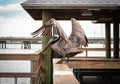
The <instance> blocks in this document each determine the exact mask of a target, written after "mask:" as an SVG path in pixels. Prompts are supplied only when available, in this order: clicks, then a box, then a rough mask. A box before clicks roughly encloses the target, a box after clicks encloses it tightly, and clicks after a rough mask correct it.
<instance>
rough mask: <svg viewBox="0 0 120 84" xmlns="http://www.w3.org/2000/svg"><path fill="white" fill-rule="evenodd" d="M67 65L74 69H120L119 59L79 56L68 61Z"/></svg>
mask: <svg viewBox="0 0 120 84" xmlns="http://www.w3.org/2000/svg"><path fill="white" fill-rule="evenodd" d="M68 66H69V67H70V68H74V69H120V59H118V60H117V59H107V58H106V59H105V58H90V59H89V58H83V59H82V58H81V59H80V60H73V61H69V62H68Z"/></svg>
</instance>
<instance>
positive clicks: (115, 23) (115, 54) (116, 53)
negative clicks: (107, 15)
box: [113, 18, 119, 59]
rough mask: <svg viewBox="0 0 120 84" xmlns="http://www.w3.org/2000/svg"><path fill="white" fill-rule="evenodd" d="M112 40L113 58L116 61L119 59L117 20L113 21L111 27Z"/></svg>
mask: <svg viewBox="0 0 120 84" xmlns="http://www.w3.org/2000/svg"><path fill="white" fill-rule="evenodd" d="M113 28H114V29H113V38H114V44H113V45H114V46H113V48H114V52H113V53H114V54H113V55H114V58H115V59H118V58H119V22H118V20H117V18H115V20H114V25H113Z"/></svg>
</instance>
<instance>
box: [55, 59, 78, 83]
mask: <svg viewBox="0 0 120 84" xmlns="http://www.w3.org/2000/svg"><path fill="white" fill-rule="evenodd" d="M59 60H60V59H53V65H54V75H53V80H54V84H79V82H78V81H77V79H76V78H75V77H74V75H73V72H72V70H71V69H70V68H69V67H68V66H67V64H57V62H58V61H59Z"/></svg>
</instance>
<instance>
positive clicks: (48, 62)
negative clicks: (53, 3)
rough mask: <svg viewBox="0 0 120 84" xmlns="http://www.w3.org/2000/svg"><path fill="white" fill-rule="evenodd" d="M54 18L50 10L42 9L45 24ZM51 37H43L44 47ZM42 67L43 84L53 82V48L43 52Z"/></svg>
mask: <svg viewBox="0 0 120 84" xmlns="http://www.w3.org/2000/svg"><path fill="white" fill-rule="evenodd" d="M51 18H52V12H51V11H49V10H43V11H42V20H43V24H45V23H46V22H47V21H48V20H50V19H51ZM50 38H51V35H50V36H46V37H43V38H42V48H43V49H44V47H45V45H46V44H47V42H48V41H49V39H50ZM42 68H43V75H42V76H43V84H52V57H51V49H50V48H49V49H47V50H46V51H45V52H44V53H43V57H42Z"/></svg>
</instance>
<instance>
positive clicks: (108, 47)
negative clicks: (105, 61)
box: [105, 23, 111, 58]
mask: <svg viewBox="0 0 120 84" xmlns="http://www.w3.org/2000/svg"><path fill="white" fill-rule="evenodd" d="M110 32H111V31H110V23H105V38H106V39H105V45H106V46H105V47H106V58H111V39H110Z"/></svg>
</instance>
